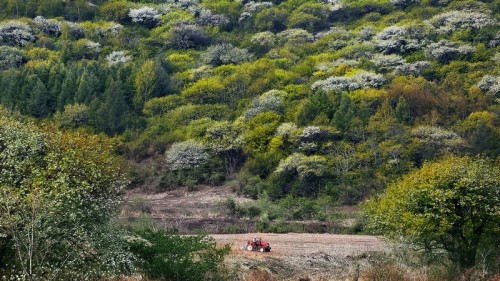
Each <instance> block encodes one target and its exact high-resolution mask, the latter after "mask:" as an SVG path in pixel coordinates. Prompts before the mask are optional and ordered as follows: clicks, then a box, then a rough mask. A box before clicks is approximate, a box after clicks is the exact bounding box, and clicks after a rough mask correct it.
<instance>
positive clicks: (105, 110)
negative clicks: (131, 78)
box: [96, 79, 129, 135]
mask: <svg viewBox="0 0 500 281" xmlns="http://www.w3.org/2000/svg"><path fill="white" fill-rule="evenodd" d="M104 98H105V100H104V102H103V103H102V105H101V107H100V108H99V109H98V110H97V114H96V115H97V116H96V117H97V118H98V120H96V124H97V127H98V128H99V129H100V130H102V131H104V132H105V133H106V134H108V135H115V134H118V133H122V132H123V131H124V130H125V129H126V127H127V119H128V118H127V117H128V113H129V107H128V105H127V103H126V100H125V91H124V87H123V83H122V81H121V80H119V79H111V80H110V82H109V83H108V86H107V87H106V91H105V92H104Z"/></svg>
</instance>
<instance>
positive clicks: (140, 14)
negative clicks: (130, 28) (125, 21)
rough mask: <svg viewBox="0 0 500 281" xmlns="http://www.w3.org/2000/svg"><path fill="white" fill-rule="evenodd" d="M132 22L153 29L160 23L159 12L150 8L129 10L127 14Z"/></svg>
mask: <svg viewBox="0 0 500 281" xmlns="http://www.w3.org/2000/svg"><path fill="white" fill-rule="evenodd" d="M128 15H129V17H130V19H131V20H132V22H136V23H140V24H144V25H146V26H149V27H154V26H156V25H157V24H158V23H159V22H160V18H161V14H160V12H159V11H158V10H157V9H155V8H152V7H148V6H145V7H140V8H137V9H130V11H129V13H128Z"/></svg>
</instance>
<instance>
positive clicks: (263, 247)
mask: <svg viewBox="0 0 500 281" xmlns="http://www.w3.org/2000/svg"><path fill="white" fill-rule="evenodd" d="M241 248H242V249H243V250H247V251H259V252H261V253H263V252H270V251H271V244H269V243H267V242H265V241H262V240H261V239H260V238H254V239H252V240H248V242H247V245H246V246H242V247H241Z"/></svg>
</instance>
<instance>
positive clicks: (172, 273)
mask: <svg viewBox="0 0 500 281" xmlns="http://www.w3.org/2000/svg"><path fill="white" fill-rule="evenodd" d="M135 235H136V236H135V237H131V238H130V240H129V245H130V250H131V251H132V253H134V254H135V255H136V256H137V257H138V259H139V264H140V267H141V268H142V269H143V270H144V272H145V273H146V275H147V276H148V277H149V278H160V279H165V280H176V281H184V280H185V281H198V280H220V279H221V278H222V276H221V271H220V264H221V262H222V261H223V260H224V256H226V255H227V254H228V253H229V251H230V248H229V246H225V247H222V248H217V247H216V245H215V241H214V240H213V238H210V237H207V236H202V235H200V236H180V235H178V234H175V233H168V232H165V231H160V230H158V231H154V230H144V231H138V232H136V234H135Z"/></svg>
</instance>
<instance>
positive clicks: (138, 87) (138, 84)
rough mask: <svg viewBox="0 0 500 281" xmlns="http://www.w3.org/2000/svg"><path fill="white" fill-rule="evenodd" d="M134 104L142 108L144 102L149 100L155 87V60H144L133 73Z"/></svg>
mask: <svg viewBox="0 0 500 281" xmlns="http://www.w3.org/2000/svg"><path fill="white" fill-rule="evenodd" d="M134 88H135V95H134V105H135V106H136V108H137V109H139V110H142V107H143V106H144V103H145V102H146V101H147V100H149V99H150V98H151V97H152V95H153V93H154V91H155V88H156V72H155V62H154V61H153V60H147V61H145V62H144V63H143V64H142V66H141V67H140V68H139V70H138V71H137V73H136V74H135V79H134Z"/></svg>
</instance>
